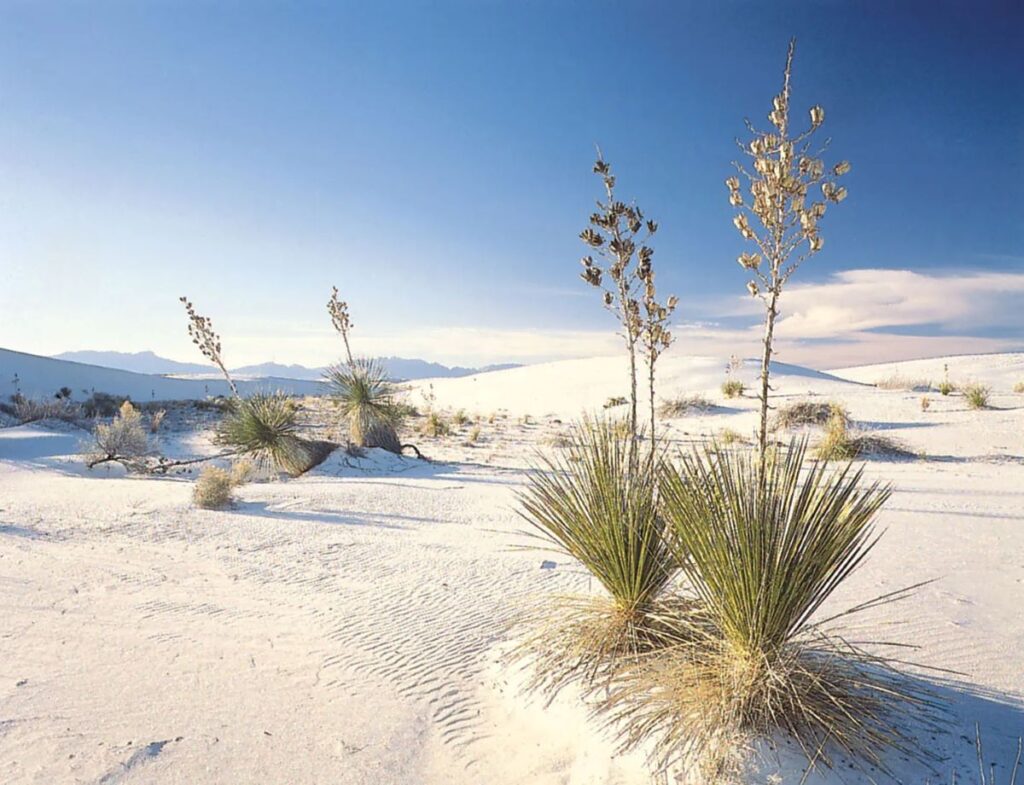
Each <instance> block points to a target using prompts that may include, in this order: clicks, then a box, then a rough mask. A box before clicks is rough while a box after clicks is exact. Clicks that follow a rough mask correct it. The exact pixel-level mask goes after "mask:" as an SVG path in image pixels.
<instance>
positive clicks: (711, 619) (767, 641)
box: [608, 443, 932, 776]
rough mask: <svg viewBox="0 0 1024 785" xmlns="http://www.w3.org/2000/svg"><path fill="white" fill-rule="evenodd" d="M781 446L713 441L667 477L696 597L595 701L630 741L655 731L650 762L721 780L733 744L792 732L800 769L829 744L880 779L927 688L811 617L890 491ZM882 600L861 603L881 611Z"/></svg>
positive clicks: (669, 511)
mask: <svg viewBox="0 0 1024 785" xmlns="http://www.w3.org/2000/svg"><path fill="white" fill-rule="evenodd" d="M805 453H806V445H805V444H804V443H798V444H793V445H791V446H790V449H789V450H788V451H786V452H779V451H770V452H769V453H768V455H767V460H764V461H763V462H762V459H761V457H760V455H759V454H752V453H746V452H744V453H734V452H729V451H724V450H718V449H715V448H714V447H712V448H708V449H706V450H704V451H701V452H697V453H694V454H692V455H689V456H684V457H683V458H682V460H681V464H680V467H679V469H678V471H676V470H670V471H666V472H665V473H664V474H663V476H662V482H661V485H660V501H661V504H662V509H663V511H664V515H665V520H666V541H667V543H668V546H669V547H670V549H671V550H672V551H673V553H674V554H675V558H676V559H677V561H678V563H679V564H680V567H681V569H682V572H683V573H684V575H685V577H686V579H687V583H688V585H689V587H690V588H691V590H692V591H693V592H694V594H695V595H696V598H697V600H698V602H697V603H696V605H695V607H699V608H700V609H701V611H700V614H699V616H697V615H696V614H691V615H690V616H689V617H686V616H680V617H679V618H678V619H677V621H676V623H677V625H678V628H679V630H680V635H679V642H678V644H677V645H676V646H675V647H673V648H672V649H671V650H670V651H669V652H668V653H666V654H664V655H663V656H661V657H659V658H657V660H656V661H649V662H644V661H638V662H637V663H636V664H635V667H632V668H631V669H630V670H629V671H628V672H626V673H624V674H623V675H622V677H621V680H620V682H619V684H618V686H617V688H616V690H615V691H614V692H613V694H612V695H611V697H610V698H609V703H608V706H609V708H610V709H612V711H613V714H614V715H615V716H619V717H622V718H623V719H624V721H625V727H626V737H627V741H629V742H638V741H640V739H641V738H642V737H643V736H646V735H647V734H649V733H654V734H655V735H656V736H657V737H658V747H659V752H660V754H661V755H662V757H663V760H664V759H668V758H670V757H672V756H682V757H684V758H687V759H688V760H689V762H690V763H691V764H693V763H696V764H698V765H701V766H703V767H704V769H705V773H706V774H708V775H709V776H710V775H712V774H714V775H715V776H721V775H722V774H723V771H722V768H723V766H725V765H726V764H727V763H728V759H729V756H730V755H732V754H734V753H735V750H736V749H738V746H737V745H738V744H741V742H742V740H745V739H749V738H751V737H755V738H756V737H762V738H770V737H771V736H772V735H774V734H775V733H776V732H778V731H783V732H787V733H789V734H791V735H792V736H793V737H795V738H796V739H797V741H798V742H799V743H800V744H801V745H802V747H803V749H804V750H805V752H807V754H808V756H809V757H810V758H812V759H820V760H824V761H826V762H828V757H827V754H826V753H825V752H824V751H823V750H824V748H825V747H826V746H827V745H828V744H835V745H837V746H838V747H839V748H841V749H842V750H844V751H846V752H848V753H850V754H853V755H857V756H860V757H861V758H862V759H865V760H866V761H868V762H869V763H870V764H872V765H874V766H877V767H879V768H883V769H884V759H883V753H884V752H885V751H886V750H887V749H889V748H896V749H899V750H901V751H904V752H909V751H912V749H913V744H912V743H911V741H910V739H909V737H908V736H907V734H905V733H904V731H902V730H901V724H902V721H903V720H904V719H905V718H906V716H907V714H908V713H914V712H917V713H918V714H919V715H920V717H922V718H926V717H927V714H928V711H927V710H928V709H930V708H931V706H932V703H931V700H930V696H929V694H928V692H927V691H926V690H924V689H922V688H921V687H919V686H915V685H914V684H913V683H911V682H908V681H905V680H904V679H903V678H902V677H901V676H900V674H899V673H898V672H897V671H896V670H895V669H894V668H892V667H891V665H890V663H889V661H887V660H885V659H884V658H881V657H879V656H876V655H872V654H869V653H867V652H865V651H862V650H861V649H859V648H858V647H856V646H854V645H851V644H850V643H848V642H847V641H845V640H844V639H843V638H841V637H839V636H838V635H837V634H835V633H834V632H833V631H832V630H831V629H830V628H828V627H826V623H827V622H833V621H835V620H837V619H839V618H842V617H843V616H846V615H847V614H841V615H840V616H837V617H833V618H832V619H830V620H826V622H818V621H815V619H814V616H815V614H816V613H817V612H818V611H819V610H820V609H821V607H822V605H823V604H824V603H825V602H826V601H827V600H828V599H829V597H830V596H831V595H832V594H833V592H834V591H835V589H836V587H837V586H839V585H840V584H841V583H842V582H843V581H844V580H845V579H846V578H848V577H849V576H850V574H851V573H852V572H853V571H854V570H855V569H856V568H857V566H858V565H859V564H861V562H862V561H863V560H864V558H865V557H866V556H867V555H868V553H869V552H870V551H871V548H872V547H873V546H874V544H875V542H876V541H877V535H876V534H875V531H874V519H875V516H876V514H877V513H878V510H879V509H880V508H881V506H882V505H883V504H884V503H885V501H886V499H887V498H888V496H889V493H890V490H889V488H888V486H885V485H881V484H879V483H877V482H876V483H866V482H865V481H864V479H863V477H862V474H861V471H859V470H858V471H854V470H853V469H852V468H851V467H850V466H849V465H846V466H843V467H841V468H839V469H832V468H831V467H829V466H828V464H827V463H825V462H816V463H810V464H807V463H805ZM895 596H896V595H890V596H888V597H883V598H879V600H875V601H871V602H869V603H866V604H863V605H862V606H859V608H858V610H860V609H863V608H866V607H870V606H873V605H875V604H877V603H878V602H883V601H889V600H892V599H894V598H895Z"/></svg>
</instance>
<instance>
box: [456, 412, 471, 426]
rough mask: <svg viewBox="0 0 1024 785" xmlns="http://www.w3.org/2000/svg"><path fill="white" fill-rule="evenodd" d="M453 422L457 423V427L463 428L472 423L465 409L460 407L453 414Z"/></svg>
mask: <svg viewBox="0 0 1024 785" xmlns="http://www.w3.org/2000/svg"><path fill="white" fill-rule="evenodd" d="M452 422H453V423H455V426H456V427H457V428H462V427H463V426H465V425H468V424H469V423H470V419H469V415H467V414H466V410H465V409H459V410H458V411H456V412H455V414H453V415H452Z"/></svg>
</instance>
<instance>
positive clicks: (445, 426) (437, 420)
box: [420, 412, 452, 437]
mask: <svg viewBox="0 0 1024 785" xmlns="http://www.w3.org/2000/svg"><path fill="white" fill-rule="evenodd" d="M451 432H452V427H451V425H449V423H448V420H446V419H445V418H444V416H443V415H441V414H439V413H438V412H429V413H428V414H427V416H426V418H425V419H424V420H423V425H421V426H420V433H421V434H423V435H424V436H434V437H438V436H448V435H449V434H450V433H451Z"/></svg>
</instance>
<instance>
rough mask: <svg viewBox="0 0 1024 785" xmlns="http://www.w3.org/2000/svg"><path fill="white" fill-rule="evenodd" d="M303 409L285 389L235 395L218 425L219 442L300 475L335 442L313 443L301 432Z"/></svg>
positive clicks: (260, 463)
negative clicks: (284, 391) (242, 396)
mask: <svg viewBox="0 0 1024 785" xmlns="http://www.w3.org/2000/svg"><path fill="white" fill-rule="evenodd" d="M300 432H301V427H300V424H299V412H298V407H297V406H296V404H295V402H294V401H293V400H292V399H291V398H290V397H288V396H287V395H286V394H284V393H282V392H274V393H269V392H258V393H254V394H253V395H251V396H249V397H248V398H235V399H233V400H232V402H231V406H230V409H229V410H228V413H227V415H226V416H225V417H224V419H223V420H222V421H221V423H220V425H219V426H218V428H217V433H216V441H217V443H218V444H222V445H225V446H227V447H231V448H233V450H234V451H235V452H236V453H238V454H245V455H248V456H250V457H251V458H252V460H253V461H254V462H255V463H256V465H257V466H258V467H259V468H261V469H263V468H265V467H267V466H273V467H274V468H275V469H277V470H278V471H283V472H287V473H288V474H291V475H293V476H298V475H300V474H302V473H304V472H306V471H309V469H311V468H313V467H314V466H316V465H317V464H318V463H320V462H321V461H323V459H324V458H325V457H326V456H327V454H329V453H330V450H331V445H327V444H326V443H323V442H311V441H308V440H306V439H303V438H302V437H301V436H300V435H299V434H300Z"/></svg>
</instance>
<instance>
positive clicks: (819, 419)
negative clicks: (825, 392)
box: [774, 401, 850, 428]
mask: <svg viewBox="0 0 1024 785" xmlns="http://www.w3.org/2000/svg"><path fill="white" fill-rule="evenodd" d="M833 417H835V418H838V419H841V420H842V421H843V422H844V423H849V421H850V416H849V414H848V413H847V411H846V409H845V408H844V407H843V406H842V404H838V403H835V402H829V403H824V402H821V401H796V402H794V403H791V404H788V405H787V406H782V407H780V408H779V410H778V411H777V412H776V413H775V423H774V424H775V427H776V428H798V427H800V426H806V425H826V424H827V423H828V422H829V421H830V420H831V419H832V418H833Z"/></svg>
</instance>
